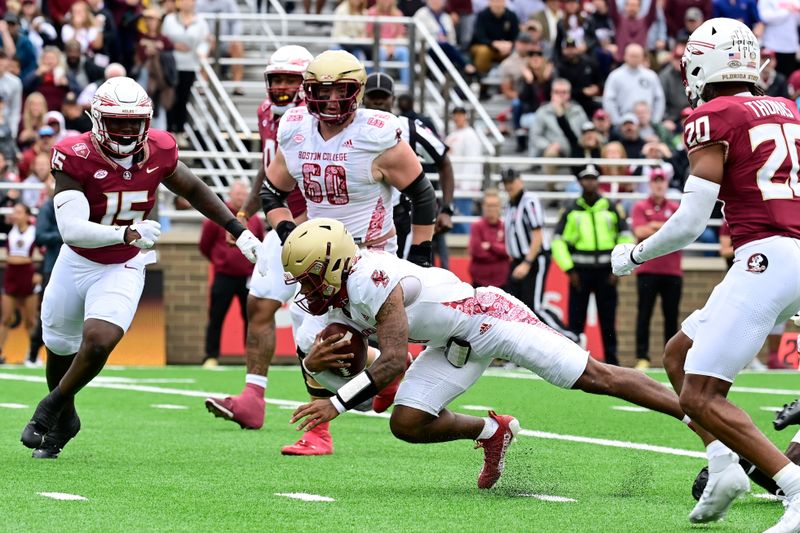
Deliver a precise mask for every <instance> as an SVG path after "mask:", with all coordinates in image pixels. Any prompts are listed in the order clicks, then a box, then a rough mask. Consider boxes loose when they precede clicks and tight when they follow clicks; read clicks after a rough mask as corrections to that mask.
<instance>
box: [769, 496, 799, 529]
mask: <svg viewBox="0 0 800 533" xmlns="http://www.w3.org/2000/svg"><path fill="white" fill-rule="evenodd" d="M783 505H784V507H786V511H785V512H784V513H783V516H782V517H781V519H780V520H779V521H778V523H777V524H775V525H774V526H772V527H771V528H769V529H768V530H766V531H765V532H764V533H800V495H795V497H794V498H792V499H790V500H785V501H784V502H783Z"/></svg>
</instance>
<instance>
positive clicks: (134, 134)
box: [93, 113, 150, 157]
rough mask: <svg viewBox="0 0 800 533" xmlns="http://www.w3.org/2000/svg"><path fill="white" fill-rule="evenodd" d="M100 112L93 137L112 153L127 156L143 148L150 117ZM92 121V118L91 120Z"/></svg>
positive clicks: (148, 129)
mask: <svg viewBox="0 0 800 533" xmlns="http://www.w3.org/2000/svg"><path fill="white" fill-rule="evenodd" d="M98 114H100V115H101V116H100V118H99V119H97V127H96V128H93V130H96V133H95V137H99V138H98V141H99V143H100V145H101V146H102V147H103V148H105V149H106V150H107V151H108V152H110V153H111V154H112V155H114V156H117V157H128V156H131V155H134V154H136V153H138V152H140V151H141V150H142V149H144V145H145V142H147V134H148V132H149V131H150V117H149V116H147V117H136V116H131V115H110V114H102V113H98ZM93 122H94V120H93Z"/></svg>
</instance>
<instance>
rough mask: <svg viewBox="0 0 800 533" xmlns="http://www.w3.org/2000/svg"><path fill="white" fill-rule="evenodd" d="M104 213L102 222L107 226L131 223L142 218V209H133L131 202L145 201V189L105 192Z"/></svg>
mask: <svg viewBox="0 0 800 533" xmlns="http://www.w3.org/2000/svg"><path fill="white" fill-rule="evenodd" d="M104 194H105V195H106V214H105V215H103V220H102V221H101V223H102V224H105V225H107V226H112V225H114V224H117V225H125V224H132V223H133V222H136V221H137V220H142V219H144V216H145V213H146V212H145V210H144V209H133V204H144V203H147V191H117V192H107V193H104Z"/></svg>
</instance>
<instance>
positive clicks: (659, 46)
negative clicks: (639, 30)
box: [645, 0, 669, 70]
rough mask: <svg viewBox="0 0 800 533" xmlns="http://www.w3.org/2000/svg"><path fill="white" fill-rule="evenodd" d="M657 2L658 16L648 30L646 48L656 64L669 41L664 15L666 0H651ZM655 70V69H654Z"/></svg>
mask: <svg viewBox="0 0 800 533" xmlns="http://www.w3.org/2000/svg"><path fill="white" fill-rule="evenodd" d="M651 1H654V2H655V3H656V18H655V19H654V20H653V23H652V24H651V25H650V29H649V30H648V31H647V44H646V46H645V48H646V49H647V51H648V52H649V53H650V54H651V56H652V58H653V59H654V60H656V61H653V62H652V63H651V64H653V65H656V64H658V62H659V61H661V59H660V56H661V54H662V53H663V52H664V51H665V50H666V49H667V44H668V42H669V40H668V35H667V17H666V16H665V15H664V2H665V1H666V0H651ZM654 70H655V69H654Z"/></svg>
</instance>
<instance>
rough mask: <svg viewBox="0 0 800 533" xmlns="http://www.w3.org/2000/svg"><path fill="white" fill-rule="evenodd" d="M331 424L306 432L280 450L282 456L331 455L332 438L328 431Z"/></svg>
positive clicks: (327, 423)
mask: <svg viewBox="0 0 800 533" xmlns="http://www.w3.org/2000/svg"><path fill="white" fill-rule="evenodd" d="M330 425H331V423H330V422H325V423H324V424H320V425H318V426H317V427H315V428H314V429H312V430H311V431H306V432H305V433H303V436H302V437H301V438H300V440H299V441H297V442H295V443H294V444H290V445H289V446H284V447H283V448H281V453H282V454H283V455H331V454H332V453H333V437H331V432H330V431H329V428H330Z"/></svg>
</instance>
